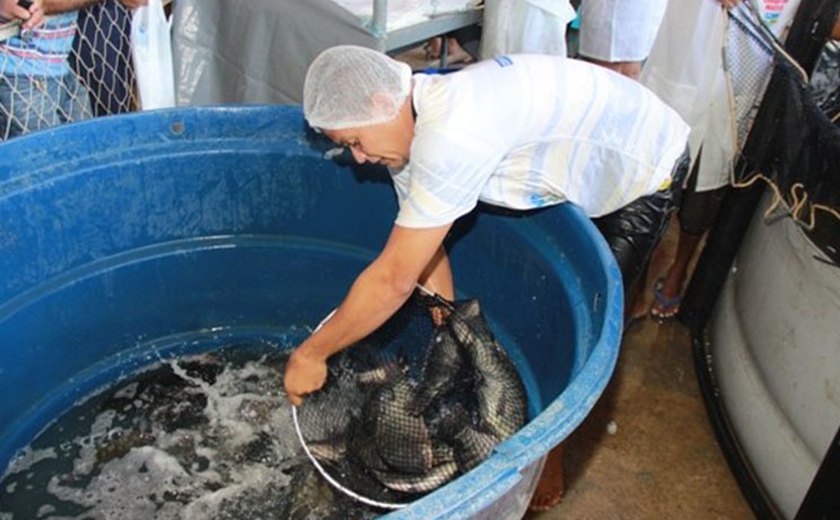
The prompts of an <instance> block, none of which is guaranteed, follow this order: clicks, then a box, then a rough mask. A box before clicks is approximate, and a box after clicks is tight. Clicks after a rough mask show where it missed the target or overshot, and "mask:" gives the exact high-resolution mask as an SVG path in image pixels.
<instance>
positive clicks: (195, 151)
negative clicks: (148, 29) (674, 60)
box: [0, 107, 622, 520]
mask: <svg viewBox="0 0 840 520" xmlns="http://www.w3.org/2000/svg"><path fill="white" fill-rule="evenodd" d="M324 149H325V148H324V146H323V143H321V142H319V141H317V140H313V139H312V138H311V135H310V134H309V133H308V132H307V131H306V127H305V123H304V121H303V118H302V115H301V111H300V109H299V107H210V108H208V107H204V108H189V109H173V110H167V111H157V112H149V113H141V114H132V115H125V116H118V117H112V118H102V119H95V120H91V121H87V122H82V123H76V124H72V125H66V126H62V127H58V128H54V129H51V130H46V131H43V132H38V133H34V134H30V135H28V136H25V137H21V138H18V139H15V140H12V141H10V142H7V143H4V144H2V145H0V250H2V254H0V272H2V273H3V279H2V282H0V395H2V396H3V399H2V400H0V467H2V468H5V467H6V465H7V464H8V462H9V461H10V460H11V458H12V457H13V456H14V454H15V453H16V452H17V451H18V450H20V449H21V448H22V447H24V446H25V445H27V444H28V443H29V442H30V441H31V440H32V439H33V438H34V437H35V435H36V434H37V433H38V432H39V431H40V430H41V429H43V428H44V427H45V426H46V425H47V424H49V423H50V421H52V420H54V419H55V418H57V417H58V416H59V415H61V414H62V413H63V412H64V411H66V410H67V409H69V408H70V407H71V406H72V405H73V404H74V403H75V402H77V401H78V400H79V399H81V398H83V397H84V396H86V395H89V394H90V393H91V392H92V391H94V390H96V389H98V388H101V387H103V386H104V385H107V384H108V383H110V382H113V381H115V380H116V379H118V378H120V377H121V376H124V375H127V374H129V373H132V372H134V371H136V370H137V369H138V368H141V367H144V366H148V365H151V364H153V363H155V362H157V361H158V360H159V358H160V357H161V356H168V355H177V354H182V353H184V354H186V353H194V352H195V351H197V350H206V349H209V348H213V347H214V346H217V345H221V344H227V343H230V342H231V340H241V339H249V338H267V339H271V340H273V341H277V342H278V343H281V344H282V343H284V342H285V343H286V344H289V342H290V341H291V342H292V343H293V342H294V341H295V339H296V338H290V337H289V331H290V330H298V331H300V330H305V327H306V326H314V325H315V324H317V323H318V321H319V320H320V319H321V318H323V317H324V316H325V315H326V314H327V313H328V312H329V311H330V310H331V309H332V308H333V307H334V306H335V305H336V304H337V303H338V302H339V301H340V300H341V298H342V297H343V296H344V294H345V293H346V291H347V289H348V288H349V285H350V284H351V282H352V281H353V280H354V278H355V276H356V275H357V274H358V273H359V272H360V271H361V270H362V269H363V268H364V266H365V265H366V264H367V263H368V262H370V261H371V260H372V259H373V257H374V256H375V255H376V253H377V252H378V251H379V250H380V248H381V247H382V245H383V244H384V242H385V239H386V238H387V235H388V232H389V231H390V228H391V225H392V222H393V219H394V217H395V215H396V199H395V196H394V193H393V189H392V187H391V186H390V183H389V180H388V177H387V174H384V172H382V171H378V170H371V169H368V170H362V169H358V168H352V167H350V166H346V165H340V164H337V163H336V162H334V161H331V160H328V159H325V158H324V157H323V152H324ZM449 250H450V256H451V261H452V266H453V272H454V275H455V281H456V286H457V287H458V290H459V292H460V295H461V296H465V297H476V298H479V299H480V300H481V302H482V306H483V308H484V310H485V313H486V314H487V316H488V319H489V320H490V322H491V325H492V326H493V327H494V330H495V332H496V333H497V335H498V336H499V339H500V341H501V342H502V343H503V344H505V345H507V346H509V347H510V349H511V353H512V355H513V357H514V360H515V362H516V363H517V365H518V367H519V369H520V371H521V372H522V375H523V378H524V379H525V382H526V386H527V389H528V392H529V399H530V404H531V408H532V410H531V412H532V416H533V417H534V418H533V419H532V420H531V421H530V422H529V423H528V424H527V426H525V427H524V428H523V429H522V430H521V431H520V432H519V433H517V434H516V435H515V436H514V437H512V438H510V439H508V440H507V441H506V442H504V443H503V444H501V445H500V446H499V447H498V448H497V449H496V451H495V453H494V454H493V456H492V457H491V458H490V459H489V460H487V461H486V462H485V463H483V464H482V465H481V466H479V467H477V468H476V469H474V470H473V471H471V472H470V473H468V474H467V475H464V476H463V477H461V478H459V479H457V480H456V481H454V482H452V483H450V484H449V485H447V486H445V487H444V488H441V489H440V490H438V491H436V492H435V493H433V494H431V495H429V496H427V497H426V498H423V499H422V500H419V501H417V502H415V503H414V504H412V505H411V506H410V507H408V508H406V509H404V510H401V511H398V512H396V513H392V516H393V517H395V518H418V519H424V520H427V519H430V518H473V517H483V518H494V519H499V518H515V517H519V516H521V515H522V514H523V512H524V510H525V507H526V506H527V503H528V500H529V498H530V496H531V494H532V491H533V488H534V485H535V483H536V478H537V476H538V474H539V471H540V468H541V466H542V462H543V460H544V456H545V455H546V453H547V452H548V450H549V449H550V448H551V447H553V446H554V445H556V444H558V443H559V442H560V441H562V440H563V439H564V438H566V437H567V436H568V435H569V434H570V433H571V432H572V431H573V430H574V429H575V427H577V426H578V425H579V424H580V423H581V421H582V420H583V419H584V418H585V417H586V415H587V414H588V413H589V411H590V410H591V409H592V407H593V405H594V404H595V402H596V400H597V399H598V397H599V396H600V395H601V393H602V391H603V390H604V387H605V386H606V384H607V382H608V380H609V378H610V376H611V374H612V372H613V368H614V366H615V362H616V359H617V356H618V348H619V343H620V331H621V319H622V292H621V275H620V273H619V271H618V268H617V266H616V264H615V261H614V259H613V257H612V255H611V253H610V251H609V249H608V248H607V246H606V243H605V242H604V241H603V239H602V238H601V236H600V234H599V233H598V231H597V230H596V228H595V227H594V226H593V225H592V224H591V222H590V221H589V220H588V219H587V218H586V217H585V216H584V215H583V214H582V213H581V212H580V211H579V210H578V209H577V208H576V207H574V206H573V205H571V204H563V205H560V206H557V207H554V208H549V209H546V210H541V211H534V212H527V213H516V214H513V213H507V212H503V211H498V210H493V209H491V208H486V207H480V208H479V210H478V211H477V212H474V213H473V214H472V215H470V216H468V217H465V218H463V219H461V221H460V222H458V223H457V225H456V226H455V229H454V231H453V233H452V235H451V237H450V239H449ZM298 339H299V338H298Z"/></svg>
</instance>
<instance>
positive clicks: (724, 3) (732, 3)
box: [718, 0, 741, 9]
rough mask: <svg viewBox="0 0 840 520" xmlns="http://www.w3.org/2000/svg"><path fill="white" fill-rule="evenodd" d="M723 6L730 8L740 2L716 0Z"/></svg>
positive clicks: (739, 0) (735, 0)
mask: <svg viewBox="0 0 840 520" xmlns="http://www.w3.org/2000/svg"><path fill="white" fill-rule="evenodd" d="M718 2H720V4H721V5H722V6H723V7H726V8H727V9H730V8H732V7H735V6H736V5H738V4H740V3H741V0H718Z"/></svg>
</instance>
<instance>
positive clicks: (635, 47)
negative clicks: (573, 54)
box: [579, 0, 679, 62]
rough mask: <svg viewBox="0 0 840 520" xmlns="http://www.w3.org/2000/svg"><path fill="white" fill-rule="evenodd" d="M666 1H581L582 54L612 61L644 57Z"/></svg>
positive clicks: (662, 13)
mask: <svg viewBox="0 0 840 520" xmlns="http://www.w3.org/2000/svg"><path fill="white" fill-rule="evenodd" d="M674 1H675V0H672V1H671V2H670V3H672V4H673V3H674ZM677 3H679V2H678V1H677ZM666 4H668V1H667V0H582V2H581V4H580V49H579V52H580V55H581V56H584V57H586V58H594V59H597V60H601V61H610V62H615V61H642V60H644V59H645V58H647V57H648V54H649V53H650V49H651V46H652V45H653V40H654V38H656V33H657V31H658V30H659V25H660V23H661V22H662V17H663V15H664V14H665V7H666Z"/></svg>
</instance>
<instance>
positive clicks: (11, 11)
mask: <svg viewBox="0 0 840 520" xmlns="http://www.w3.org/2000/svg"><path fill="white" fill-rule="evenodd" d="M0 17H2V18H5V19H6V20H21V21H22V22H23V23H22V24H21V28H23V29H32V28H34V27H38V26H39V25H41V23H42V22H43V21H44V9H43V7H42V5H41V0H33V1H32V3H31V5H29V6H28V7H23V6H21V5H18V0H0Z"/></svg>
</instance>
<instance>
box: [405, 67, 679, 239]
mask: <svg viewBox="0 0 840 520" xmlns="http://www.w3.org/2000/svg"><path fill="white" fill-rule="evenodd" d="M413 102H414V106H415V109H416V111H417V120H416V124H415V135H414V140H413V141H412V143H411V151H410V159H409V162H408V164H406V165H405V166H404V167H403V168H401V169H400V170H394V171H392V172H391V174H392V178H393V180H394V186H395V189H396V192H397V196H398V198H399V202H400V210H399V214H398V216H397V220H396V223H397V224H398V225H400V226H403V227H409V228H426V227H437V226H441V225H445V224H449V223H451V222H454V221H455V220H456V219H457V218H458V217H460V216H462V215H464V214H466V213H469V212H470V211H471V210H472V209H473V208H474V207H475V206H476V204H477V202H478V201H479V200H481V201H483V202H487V203H490V204H493V205H497V206H502V207H506V208H512V209H534V208H539V207H543V206H548V205H552V204H557V203H560V202H565V201H571V202H573V203H575V204H577V205H579V206H580V207H581V208H582V209H583V211H584V212H585V213H586V214H587V215H589V216H590V217H597V216H602V215H605V214H608V213H611V212H613V211H615V210H617V209H619V208H621V207H622V206H625V205H626V204H628V203H630V202H632V201H633V200H635V199H637V198H639V197H641V196H643V195H647V194H650V193H653V192H655V191H657V190H659V189H663V188H664V187H667V186H668V184H669V183H670V175H671V171H672V169H673V167H674V164H675V163H676V161H677V160H678V159H679V158H680V156H681V155H682V154H683V152H684V151H685V147H686V139H687V136H688V131H689V128H688V125H686V123H685V122H684V121H683V120H682V119H681V118H680V116H679V115H677V113H676V112H674V111H673V110H672V109H671V108H670V107H668V106H667V105H666V104H664V103H663V102H661V101H660V100H659V99H658V98H657V97H656V96H655V95H654V94H653V93H651V92H650V91H648V90H647V89H645V88H644V87H642V86H641V85H639V84H638V83H637V82H635V81H632V80H630V79H628V78H625V77H624V76H621V75H619V74H616V73H614V72H611V71H609V70H607V69H604V68H601V67H598V66H595V65H591V64H589V63H585V62H582V61H578V60H573V59H568V58H563V57H556V56H537V55H512V56H501V57H498V58H496V59H494V60H488V61H484V62H481V63H477V64H475V65H472V66H469V67H466V68H464V69H463V70H461V71H458V72H455V73H452V74H446V75H426V74H417V75H415V76H414V84H413Z"/></svg>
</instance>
